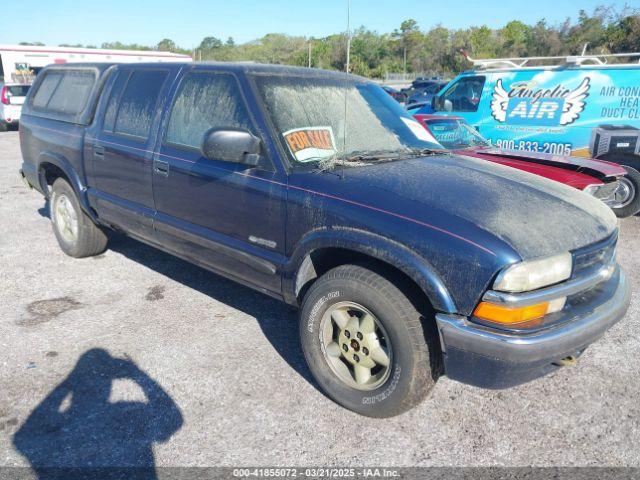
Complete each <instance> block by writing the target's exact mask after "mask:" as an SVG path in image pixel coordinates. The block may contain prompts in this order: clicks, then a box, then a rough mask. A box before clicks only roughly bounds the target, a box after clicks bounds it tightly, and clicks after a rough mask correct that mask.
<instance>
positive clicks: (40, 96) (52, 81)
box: [32, 73, 62, 109]
mask: <svg viewBox="0 0 640 480" xmlns="http://www.w3.org/2000/svg"><path fill="white" fill-rule="evenodd" d="M61 79H62V74H61V73H48V74H47V75H46V76H45V77H44V78H43V79H42V81H41V82H40V86H39V87H38V90H37V91H36V94H35V96H34V97H33V101H32V105H33V108H37V109H45V108H46V107H47V103H49V100H51V95H52V94H53V92H54V91H55V89H56V88H57V87H58V84H59V83H60V80H61Z"/></svg>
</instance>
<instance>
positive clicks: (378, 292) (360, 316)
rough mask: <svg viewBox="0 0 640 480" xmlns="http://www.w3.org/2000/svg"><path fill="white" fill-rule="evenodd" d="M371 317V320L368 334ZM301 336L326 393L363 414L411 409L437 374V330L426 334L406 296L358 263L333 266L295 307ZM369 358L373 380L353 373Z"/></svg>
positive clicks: (365, 366) (389, 413)
mask: <svg viewBox="0 0 640 480" xmlns="http://www.w3.org/2000/svg"><path fill="white" fill-rule="evenodd" d="M345 314H346V316H345ZM368 314H370V315H372V317H373V319H374V322H373V324H375V325H376V328H374V329H373V334H372V329H371V328H369V327H370V326H371V325H372V323H371V319H370V318H369V317H368V322H367V321H365V317H367V315H368ZM336 318H338V319H339V320H340V321H339V322H336V321H335V319H336ZM354 319H355V320H354ZM345 322H346V323H345ZM339 324H342V326H343V327H344V328H341V327H340V326H339ZM365 324H366V325H367V327H366V328H365ZM434 325H435V324H434ZM360 330H361V331H360ZM354 331H355V332H354ZM349 332H351V333H350V334H349V336H348V337H347V336H346V335H347V333H349ZM362 332H364V337H363V336H362ZM354 333H355V334H354ZM300 339H301V342H302V349H303V352H304V355H305V358H306V360H307V363H308V365H309V368H310V370H311V373H312V374H313V376H314V378H315V379H316V381H317V382H318V384H319V385H320V387H321V388H322V389H323V390H324V392H325V393H326V394H327V395H328V396H329V397H330V398H332V399H333V400H335V401H336V402H337V403H339V404H340V405H342V406H344V407H345V408H348V409H349V410H352V411H354V412H357V413H359V414H361V415H366V416H368V417H392V416H395V415H399V414H401V413H403V412H405V411H407V410H409V409H411V408H412V407H414V406H415V405H417V404H418V403H420V402H421V401H422V400H423V399H424V398H426V397H427V395H428V394H429V392H430V391H431V390H432V389H433V387H434V385H435V382H436V380H437V377H438V375H439V372H440V361H441V353H440V349H439V342H438V334H437V331H435V329H433V331H431V330H430V331H429V333H428V334H425V331H424V330H423V328H422V324H421V315H420V313H419V312H418V310H417V309H416V307H415V306H414V305H413V303H412V302H411V301H410V300H409V298H407V296H406V295H405V294H404V293H403V292H402V291H401V290H400V289H399V288H398V287H397V286H396V285H394V283H392V282H391V281H390V280H389V279H387V278H386V277H384V276H382V275H380V274H378V273H376V272H374V271H371V270H369V269H367V268H365V267H362V266H358V265H343V266H339V267H336V268H334V269H332V270H330V271H329V272H327V273H325V274H324V275H322V276H321V277H320V278H319V279H318V280H317V281H316V282H315V283H314V284H313V285H312V286H311V288H310V289H309V291H308V292H307V293H306V295H305V297H304V300H303V303H302V308H301V309H300ZM348 339H350V340H348ZM354 340H355V343H354V342H353V341H354ZM347 343H348V345H347ZM340 344H342V345H340ZM366 346H368V347H369V349H367V348H366ZM336 348H338V350H339V354H338V350H336ZM381 348H382V350H383V353H386V363H387V366H385V365H384V363H385V360H384V355H383V354H381V353H380V349H381ZM346 349H348V351H347V350H346ZM356 355H358V358H356ZM359 357H362V358H359ZM374 359H376V360H377V361H374V363H375V364H376V365H375V367H373V368H371V369H370V371H369V374H370V377H368V376H367V374H366V373H364V374H362V375H360V376H359V377H358V376H357V371H356V368H360V369H361V370H359V372H363V371H364V372H366V370H367V369H368V366H369V365H370V364H371V363H370V362H372V361H373V360H374ZM356 361H358V363H357V364H356V363H355V362H356ZM366 362H369V363H366ZM356 378H358V380H356ZM366 379H368V380H366Z"/></svg>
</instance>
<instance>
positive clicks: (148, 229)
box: [90, 67, 170, 239]
mask: <svg viewBox="0 0 640 480" xmlns="http://www.w3.org/2000/svg"><path fill="white" fill-rule="evenodd" d="M169 73H170V72H169V70H163V69H159V68H141V67H137V68H136V67H130V68H121V69H118V70H117V71H116V73H115V75H116V76H115V79H114V80H113V82H112V83H111V88H110V92H108V101H107V103H106V105H105V106H104V108H103V109H102V112H101V113H102V115H103V117H102V122H99V128H98V131H97V132H96V134H95V137H94V139H93V143H92V147H91V150H90V151H91V153H90V155H92V164H93V176H94V182H95V185H96V191H95V192H94V195H95V196H96V197H97V198H96V203H97V206H98V208H97V210H98V214H99V216H100V218H101V219H103V220H105V221H106V222H108V223H111V224H113V225H115V226H118V227H120V228H122V229H124V230H126V231H127V232H128V233H132V234H134V235H138V236H141V237H143V238H147V239H152V238H153V216H154V213H155V207H154V202H153V190H152V178H151V177H152V160H153V145H154V144H155V140H156V132H157V126H158V123H159V121H160V116H161V108H162V100H161V99H162V98H163V97H164V94H166V89H167V88H168V85H167V84H168V83H169V82H168V78H169V77H170V75H169Z"/></svg>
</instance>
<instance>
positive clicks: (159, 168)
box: [153, 160, 169, 177]
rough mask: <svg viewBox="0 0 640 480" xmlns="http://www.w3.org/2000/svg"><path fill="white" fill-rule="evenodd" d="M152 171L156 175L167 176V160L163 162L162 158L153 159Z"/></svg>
mask: <svg viewBox="0 0 640 480" xmlns="http://www.w3.org/2000/svg"><path fill="white" fill-rule="evenodd" d="M153 173H155V174H156V175H162V176H163V177H168V176H169V162H163V161H162V160H154V161H153Z"/></svg>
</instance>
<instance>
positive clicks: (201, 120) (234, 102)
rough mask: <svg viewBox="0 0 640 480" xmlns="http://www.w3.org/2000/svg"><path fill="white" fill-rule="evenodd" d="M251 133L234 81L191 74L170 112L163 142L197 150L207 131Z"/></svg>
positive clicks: (220, 76)
mask: <svg viewBox="0 0 640 480" xmlns="http://www.w3.org/2000/svg"><path fill="white" fill-rule="evenodd" d="M214 127H218V128H224V127H236V128H244V129H247V130H252V128H251V121H250V119H249V114H248V113H247V109H246V107H245V104H244V101H243V99H242V96H241V94H240V90H239V88H238V85H237V83H236V80H235V78H234V77H233V76H232V75H228V74H211V73H191V74H189V75H187V76H186V77H185V79H184V80H183V82H182V85H181V86H180V90H179V92H178V94H177V95H176V98H175V102H174V104H173V107H172V109H171V116H170V118H169V126H168V128H167V136H166V143H170V144H174V145H180V146H186V147H192V148H200V145H201V144H202V140H203V138H204V134H205V132H206V131H207V130H209V129H210V128H214Z"/></svg>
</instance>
